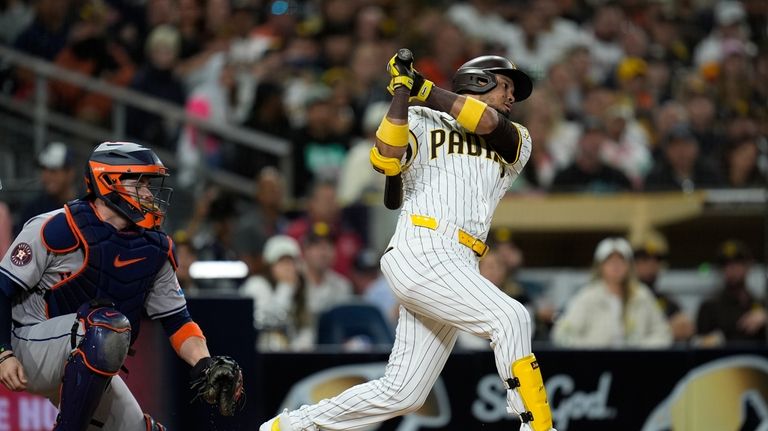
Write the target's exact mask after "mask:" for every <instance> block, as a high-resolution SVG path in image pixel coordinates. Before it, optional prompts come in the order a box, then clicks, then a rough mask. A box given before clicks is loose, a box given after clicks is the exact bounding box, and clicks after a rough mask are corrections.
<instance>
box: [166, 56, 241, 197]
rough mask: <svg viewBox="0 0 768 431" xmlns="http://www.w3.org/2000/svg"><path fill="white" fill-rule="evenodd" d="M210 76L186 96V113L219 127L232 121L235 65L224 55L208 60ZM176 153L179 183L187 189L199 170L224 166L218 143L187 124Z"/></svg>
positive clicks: (193, 181) (216, 139) (213, 138)
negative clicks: (227, 61)
mask: <svg viewBox="0 0 768 431" xmlns="http://www.w3.org/2000/svg"><path fill="white" fill-rule="evenodd" d="M209 67H210V68H211V75H210V76H209V77H208V79H207V80H206V81H204V82H203V83H202V84H201V85H200V86H198V87H196V88H195V89H194V90H192V93H191V94H190V95H189V96H188V97H187V101H186V106H185V110H186V111H187V113H188V114H189V115H191V116H193V117H197V118H200V119H204V120H209V121H212V122H215V123H219V124H227V123H230V122H231V121H232V103H233V101H232V97H231V95H232V92H233V90H234V88H235V84H236V82H235V69H234V65H232V64H229V63H226V59H225V58H224V56H221V55H220V56H216V57H213V58H212V59H211V65H210V66H209ZM176 153H177V155H178V159H179V165H180V166H179V170H180V171H181V172H179V184H181V185H182V186H184V187H189V186H191V185H192V184H194V183H195V182H196V180H197V177H198V175H197V173H198V170H200V169H204V168H205V167H206V166H207V167H214V168H215V167H220V166H221V165H222V163H223V157H224V156H223V154H222V143H221V140H220V139H219V138H218V137H216V136H212V135H210V134H207V133H204V132H203V131H201V130H200V129H198V128H197V127H195V126H194V125H192V124H187V125H186V126H185V127H184V130H183V131H182V133H181V137H180V138H179V142H178V144H177V148H176Z"/></svg>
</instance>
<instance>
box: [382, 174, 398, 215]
mask: <svg viewBox="0 0 768 431" xmlns="http://www.w3.org/2000/svg"><path fill="white" fill-rule="evenodd" d="M400 175H401V174H397V175H393V176H391V177H390V176H388V177H387V182H386V183H385V184H384V206H385V207H387V209H390V210H396V209H398V208H400V206H401V205H402V204H403V177H401V176H400Z"/></svg>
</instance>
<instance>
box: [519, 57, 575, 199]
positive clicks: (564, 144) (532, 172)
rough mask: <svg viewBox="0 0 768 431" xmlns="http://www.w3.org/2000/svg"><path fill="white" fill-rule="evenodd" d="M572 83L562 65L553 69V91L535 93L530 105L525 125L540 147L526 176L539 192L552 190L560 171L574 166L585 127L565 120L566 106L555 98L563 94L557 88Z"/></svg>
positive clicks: (549, 86) (533, 152) (550, 80)
mask: <svg viewBox="0 0 768 431" xmlns="http://www.w3.org/2000/svg"><path fill="white" fill-rule="evenodd" d="M569 79H571V78H570V76H569V73H568V71H566V70H565V67H564V66H563V65H562V64H558V65H555V66H553V67H551V68H550V75H549V77H548V79H547V83H546V84H545V85H547V87H546V88H547V89H549V90H552V91H549V92H547V91H540V92H534V94H533V95H531V97H530V98H529V99H528V100H527V101H526V105H527V106H526V117H527V118H526V121H525V125H526V127H527V128H528V131H529V132H530V134H531V139H533V141H534V142H536V145H534V146H533V148H532V149H531V159H530V160H529V162H528V165H527V169H525V170H523V176H524V178H525V179H526V180H527V181H528V182H529V183H530V184H531V185H532V186H535V187H536V188H540V189H548V188H549V187H550V186H551V185H552V181H553V180H554V178H555V174H556V173H557V170H559V169H563V168H565V167H566V166H568V165H569V164H570V163H572V162H573V158H574V154H575V152H576V147H577V146H578V140H579V136H580V135H581V127H580V126H579V125H578V124H577V123H576V122H573V121H567V120H566V119H565V118H564V117H563V112H562V110H561V108H562V105H561V104H560V103H559V101H558V100H557V99H556V97H557V96H556V95H555V94H556V92H558V91H560V89H559V88H558V87H557V86H558V85H560V84H561V83H562V82H563V81H567V80H569ZM556 82H557V84H556Z"/></svg>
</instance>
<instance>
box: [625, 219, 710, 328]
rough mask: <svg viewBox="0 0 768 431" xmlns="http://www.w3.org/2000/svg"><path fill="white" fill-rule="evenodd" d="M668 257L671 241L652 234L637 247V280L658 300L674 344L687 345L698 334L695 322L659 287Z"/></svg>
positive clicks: (636, 245) (658, 234)
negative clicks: (658, 283)
mask: <svg viewBox="0 0 768 431" xmlns="http://www.w3.org/2000/svg"><path fill="white" fill-rule="evenodd" d="M668 255H669V248H668V245H667V240H666V239H665V238H664V237H663V236H662V235H661V234H660V233H658V232H650V233H649V234H647V235H646V237H645V238H644V239H642V240H641V241H639V242H638V243H637V244H635V247H634V256H635V273H636V274H637V279H638V280H639V281H640V282H641V283H643V284H645V285H646V286H648V287H649V288H650V289H651V292H652V293H653V294H654V296H655V297H656V303H657V304H658V306H659V308H660V309H661V311H662V313H664V316H665V317H666V318H667V323H669V328H670V330H671V331H672V338H673V339H674V341H677V342H685V341H688V339H690V338H691V336H692V335H693V334H694V333H695V327H694V325H693V321H692V320H691V318H690V317H689V316H688V315H687V314H686V313H685V311H683V309H682V308H681V307H680V305H679V304H678V303H677V302H676V301H675V300H674V299H672V298H671V297H669V296H668V295H665V294H664V293H661V292H660V291H659V287H658V285H657V282H658V281H659V275H660V274H661V272H662V271H663V270H664V269H665V268H666V265H667V259H668Z"/></svg>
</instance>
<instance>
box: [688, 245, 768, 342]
mask: <svg viewBox="0 0 768 431" xmlns="http://www.w3.org/2000/svg"><path fill="white" fill-rule="evenodd" d="M717 262H718V264H719V265H720V269H721V270H722V276H723V280H722V288H721V290H720V291H719V292H718V293H717V294H716V295H715V296H714V297H712V298H710V299H708V300H706V301H704V302H703V303H702V304H701V306H700V307H699V314H698V317H697V331H698V334H699V335H700V336H701V337H700V338H699V340H698V342H699V344H700V345H703V346H715V345H719V344H722V343H723V342H728V343H738V342H741V343H748V342H752V343H759V344H763V345H765V343H766V340H768V339H767V338H766V320H767V316H768V313H766V310H765V306H764V305H763V304H762V303H761V302H760V301H759V299H758V298H755V297H754V296H753V295H752V294H751V293H750V292H749V289H747V274H748V273H749V269H750V267H751V266H752V262H753V260H752V253H751V251H750V250H749V249H748V248H747V246H746V245H745V244H744V243H742V242H741V241H737V240H728V241H726V242H724V243H723V244H722V245H721V246H720V250H719V251H718V256H717Z"/></svg>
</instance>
